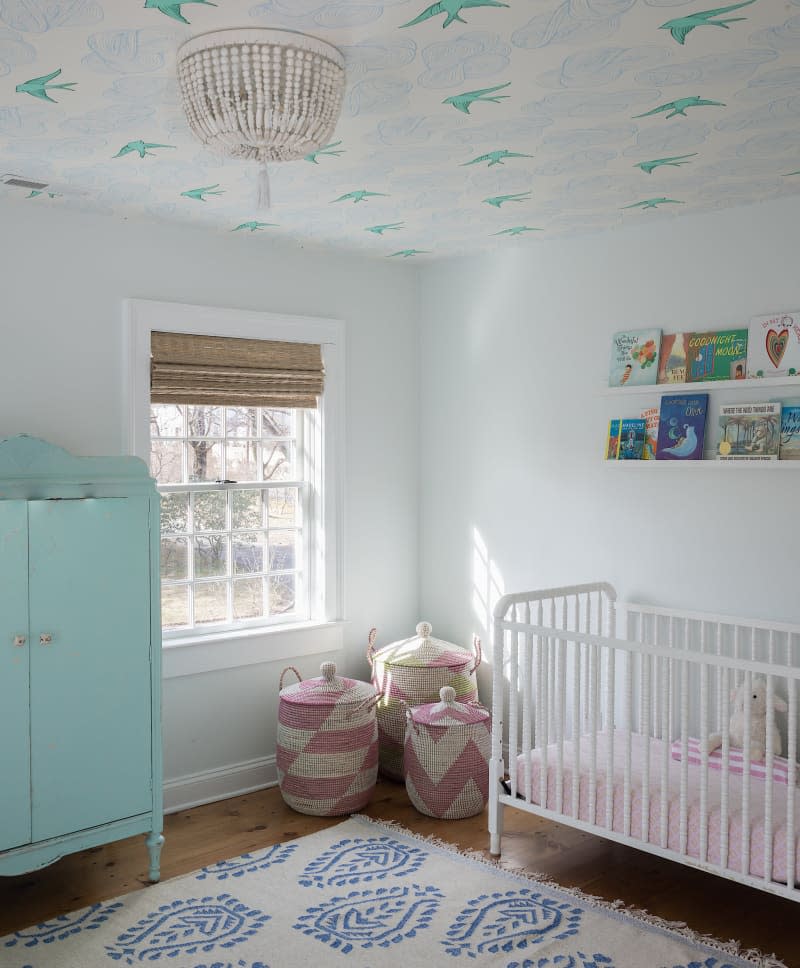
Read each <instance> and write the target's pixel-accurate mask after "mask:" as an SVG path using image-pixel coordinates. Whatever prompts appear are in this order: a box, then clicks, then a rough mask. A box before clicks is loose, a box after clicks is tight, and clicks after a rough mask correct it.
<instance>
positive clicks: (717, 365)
mask: <svg viewBox="0 0 800 968" xmlns="http://www.w3.org/2000/svg"><path fill="white" fill-rule="evenodd" d="M687 353H688V361H687V362H688V365H687V369H686V380H687V382H689V383H697V382H699V381H701V380H744V378H745V372H746V370H747V330H746V329H722V330H719V331H718V332H716V333H689V341H688V343H687Z"/></svg>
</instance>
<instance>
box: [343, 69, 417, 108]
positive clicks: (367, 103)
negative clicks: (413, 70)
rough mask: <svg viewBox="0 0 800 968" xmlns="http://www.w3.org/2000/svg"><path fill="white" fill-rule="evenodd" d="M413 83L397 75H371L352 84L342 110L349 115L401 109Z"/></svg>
mask: <svg viewBox="0 0 800 968" xmlns="http://www.w3.org/2000/svg"><path fill="white" fill-rule="evenodd" d="M413 87H414V85H413V84H412V83H411V81H404V80H402V79H401V78H399V77H371V78H367V79H366V80H363V81H359V82H358V83H357V84H354V85H353V86H352V87H351V88H350V90H349V91H348V93H347V95H346V97H345V101H344V111H345V113H346V114H349V115H350V117H356V116H357V115H359V114H378V113H381V112H384V111H396V110H402V109H403V108H404V107H405V106H406V105H407V104H408V100H409V95H410V93H411V91H412V89H413Z"/></svg>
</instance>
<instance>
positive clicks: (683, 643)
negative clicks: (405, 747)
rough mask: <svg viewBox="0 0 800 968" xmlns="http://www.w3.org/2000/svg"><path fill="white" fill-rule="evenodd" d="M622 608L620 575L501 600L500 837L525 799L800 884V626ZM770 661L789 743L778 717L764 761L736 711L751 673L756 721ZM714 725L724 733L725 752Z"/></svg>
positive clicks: (681, 855) (775, 882) (730, 872)
mask: <svg viewBox="0 0 800 968" xmlns="http://www.w3.org/2000/svg"><path fill="white" fill-rule="evenodd" d="M617 613H618V609H617V603H616V592H615V591H614V589H613V587H612V586H611V585H609V584H605V583H597V584H591V585H578V586H573V587H566V588H551V589H546V590H542V591H534V592H526V593H523V594H518V595H506V596H504V597H503V598H501V599H500V601H499V602H498V604H497V607H496V608H495V612H494V662H493V675H494V690H493V730H492V760H491V772H490V785H489V790H490V799H489V833H490V849H491V852H492V853H493V854H495V855H497V854H499V853H500V847H501V836H502V820H503V809H502V808H504V807H515V808H517V809H520V810H525V811H527V812H529V813H533V814H537V815H539V816H543V817H549V818H551V819H552V820H556V821H558V822H560V823H565V824H568V825H570V826H574V827H578V828H580V829H581V830H585V831H588V832H590V833H595V834H599V835H601V836H603V837H607V838H609V839H611V840H615V841H618V842H619V843H623V844H629V845H630V846H633V847H637V848H639V849H641V850H647V851H650V852H651V853H653V854H657V855H658V856H660V857H666V858H669V859H671V860H676V861H679V862H680V863H683V864H688V865H690V866H692V867H697V868H700V869H702V870H706V871H711V872H713V873H715V874H718V875H720V876H722V877H726V878H729V879H731V880H735V881H738V882H740V883H743V884H750V885H752V886H754V887H758V888H761V889H762V890H765V891H770V892H771V893H773V894H779V895H781V896H783V897H788V898H793V899H794V900H800V884H798V882H800V843H799V842H798V840H799V835H800V795H798V791H797V781H798V779H800V767H798V766H797V764H796V759H797V740H798V709H797V692H798V690H797V680H798V679H800V667H799V666H800V627H798V626H795V625H788V624H781V623H777V622H766V621H765V622H761V621H753V620H751V619H740V618H731V617H728V616H722V615H707V614H702V613H690V612H679V611H674V610H670V609H663V608H653V607H650V606H645V605H635V604H626V605H624V606H620V608H619V615H618V614H617ZM623 628H624V630H625V631H624V637H623V636H622V635H621V634H620V632H619V631H618V629H619V630H621V629H623ZM761 677H763V679H765V680H766V715H767V722H770V721H771V719H772V717H773V715H776V718H777V720H778V724H779V730H780V735H781V745H782V749H783V753H784V757H785V758H781V757H779V756H777V752H778V751H777V750H775V749H773V744H774V742H775V741H774V740H773V738H772V735H771V733H770V732H769V731H768V732H767V737H766V746H767V749H766V756H765V757H764V760H763V761H755V760H754V761H752V762H751V759H750V750H749V748H747V749H743V750H741V751H740V750H738V749H734V747H733V745H732V743H731V737H730V731H729V727H728V723H729V719H730V714H731V711H732V710H731V698H732V691H733V690H734V689H735V688H737V687H739V686H741V687H742V689H743V690H744V693H745V703H744V721H745V733H748V731H749V727H750V722H751V715H755V714H754V713H751V708H750V705H751V691H752V688H753V687H754V685H755V683H756V682H757V681H758V680H759V679H760V678H761ZM780 700H783V701H784V702H785V703H786V712H785V713H783V712H781V713H778V711H777V710H778V708H783V703H782V702H781V701H780ZM754 708H755V707H754ZM713 732H717V733H721V734H722V746H721V749H720V750H718V751H717V752H716V753H714V754H713V755H710V754H709V752H708V749H707V744H706V743H705V739H706V738H707V737H708V736H709V734H711V733H713Z"/></svg>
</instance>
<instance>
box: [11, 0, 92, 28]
mask: <svg viewBox="0 0 800 968" xmlns="http://www.w3.org/2000/svg"><path fill="white" fill-rule="evenodd" d="M102 19H103V8H102V7H101V6H100V4H99V3H96V2H95V0H62V2H58V0H0V20H2V21H3V23H5V24H7V25H8V26H9V27H11V28H12V29H13V30H20V31H25V32H28V33H34V34H42V33H45V32H46V31H48V30H55V29H56V28H58V27H88V26H90V25H91V24H96V23H99V22H100V21H101V20H102Z"/></svg>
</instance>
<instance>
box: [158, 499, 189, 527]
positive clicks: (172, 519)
mask: <svg viewBox="0 0 800 968" xmlns="http://www.w3.org/2000/svg"><path fill="white" fill-rule="evenodd" d="M188 530H189V495H188V494H186V493H183V492H177V491H176V492H173V493H172V494H162V495H161V532H162V534H175V533H179V534H183V533H185V532H186V531H188Z"/></svg>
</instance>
